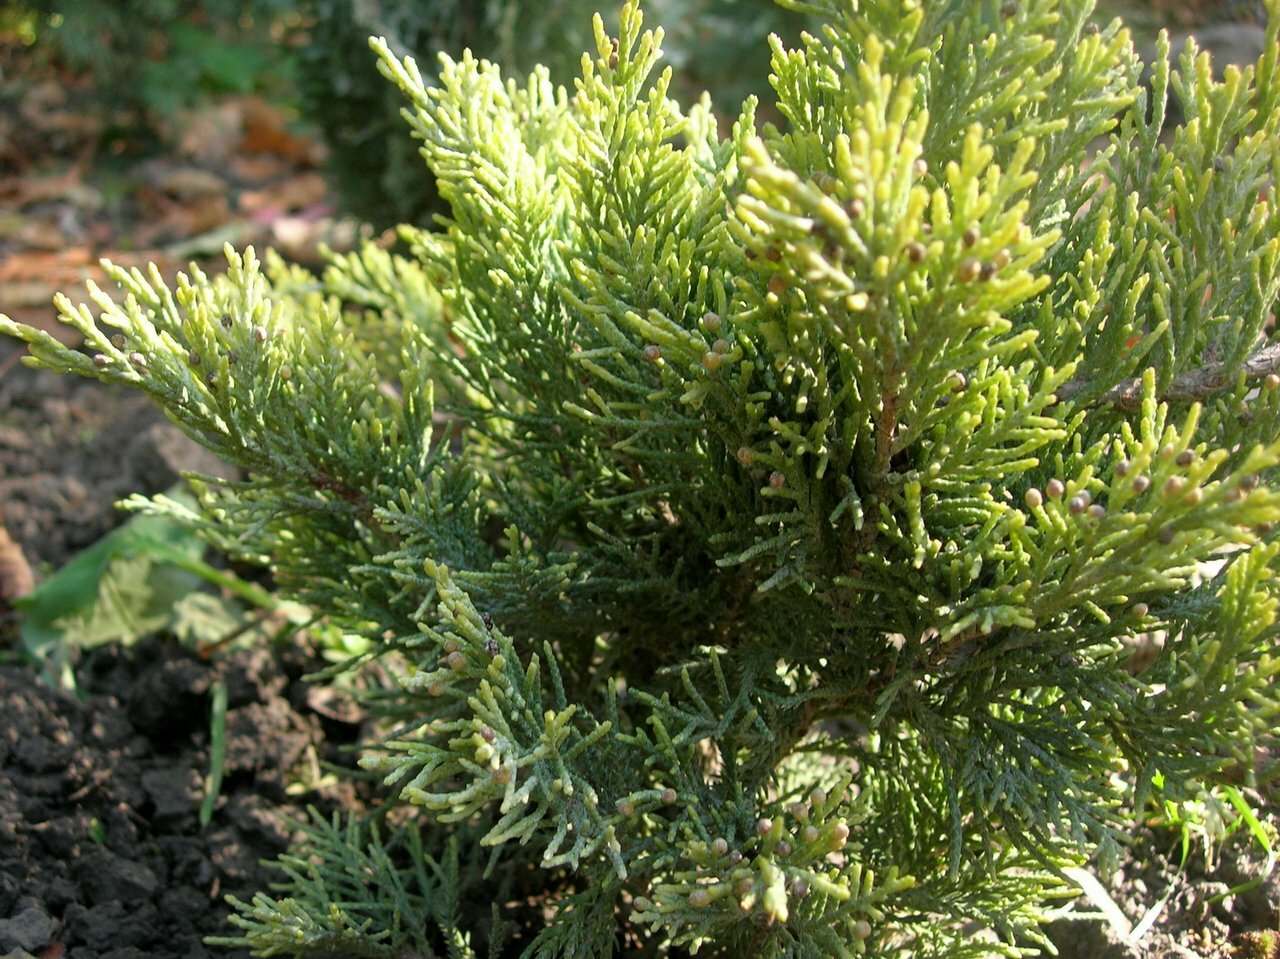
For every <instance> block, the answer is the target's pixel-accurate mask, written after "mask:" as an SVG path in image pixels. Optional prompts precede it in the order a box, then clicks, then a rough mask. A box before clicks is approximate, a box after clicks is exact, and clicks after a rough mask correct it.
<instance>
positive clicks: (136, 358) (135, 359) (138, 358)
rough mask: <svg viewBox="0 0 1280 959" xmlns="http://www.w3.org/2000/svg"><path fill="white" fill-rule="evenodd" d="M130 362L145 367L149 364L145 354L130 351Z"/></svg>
mask: <svg viewBox="0 0 1280 959" xmlns="http://www.w3.org/2000/svg"><path fill="white" fill-rule="evenodd" d="M129 362H130V363H132V364H133V365H134V366H139V367H144V368H145V367H146V365H147V358H146V357H145V356H143V355H142V354H141V353H130V354H129Z"/></svg>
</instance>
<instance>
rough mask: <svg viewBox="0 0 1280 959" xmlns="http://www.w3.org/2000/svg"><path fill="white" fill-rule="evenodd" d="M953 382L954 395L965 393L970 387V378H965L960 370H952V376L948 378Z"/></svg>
mask: <svg viewBox="0 0 1280 959" xmlns="http://www.w3.org/2000/svg"><path fill="white" fill-rule="evenodd" d="M947 379H948V380H950V381H951V392H952V393H963V392H964V391H965V390H966V389H968V387H969V377H967V376H965V375H964V374H963V373H961V372H960V371H959V370H952V371H951V375H950V376H948V377H947Z"/></svg>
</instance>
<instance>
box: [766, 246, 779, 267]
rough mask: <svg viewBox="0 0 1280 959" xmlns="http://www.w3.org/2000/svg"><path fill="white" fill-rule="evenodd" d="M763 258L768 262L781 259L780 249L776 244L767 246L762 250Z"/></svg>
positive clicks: (775, 261)
mask: <svg viewBox="0 0 1280 959" xmlns="http://www.w3.org/2000/svg"><path fill="white" fill-rule="evenodd" d="M764 258H765V259H766V260H768V261H769V262H770V263H777V262H778V261H779V260H781V259H782V251H781V250H779V249H778V248H777V247H776V246H771V247H767V248H766V249H765V251H764Z"/></svg>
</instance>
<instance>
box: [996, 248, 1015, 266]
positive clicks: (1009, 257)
mask: <svg viewBox="0 0 1280 959" xmlns="http://www.w3.org/2000/svg"><path fill="white" fill-rule="evenodd" d="M1012 261H1013V254H1012V253H1010V252H1009V248H1008V247H1006V246H1002V247H1000V249H998V250H996V252H995V255H994V256H992V257H991V263H992V265H993V266H995V268H996V269H997V270H1003V269H1004V268H1005V267H1006V266H1008V265H1009V264H1010V263H1011V262H1012Z"/></svg>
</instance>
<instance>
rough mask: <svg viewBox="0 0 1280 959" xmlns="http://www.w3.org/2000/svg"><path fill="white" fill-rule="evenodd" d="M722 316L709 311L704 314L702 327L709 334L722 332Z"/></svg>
mask: <svg viewBox="0 0 1280 959" xmlns="http://www.w3.org/2000/svg"><path fill="white" fill-rule="evenodd" d="M720 325H721V324H720V314H719V313H715V312H712V311H711V310H708V311H707V312H706V313H703V314H702V326H703V329H705V330H706V331H707V332H708V333H719V332H720Z"/></svg>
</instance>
